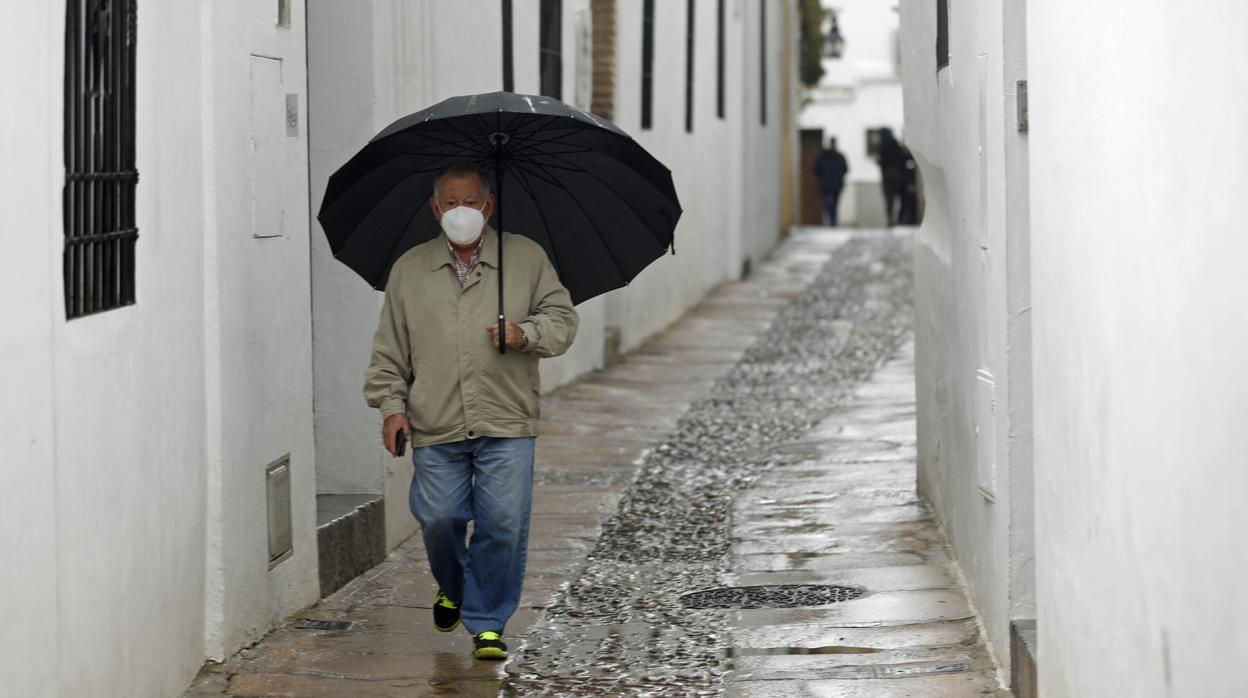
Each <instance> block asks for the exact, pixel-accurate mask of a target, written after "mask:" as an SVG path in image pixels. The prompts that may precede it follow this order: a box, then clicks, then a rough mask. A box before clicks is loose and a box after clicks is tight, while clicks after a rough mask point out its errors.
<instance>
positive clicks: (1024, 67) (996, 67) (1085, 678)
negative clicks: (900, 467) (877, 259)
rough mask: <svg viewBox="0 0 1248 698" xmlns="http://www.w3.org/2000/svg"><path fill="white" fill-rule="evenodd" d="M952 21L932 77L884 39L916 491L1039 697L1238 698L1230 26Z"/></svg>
mask: <svg viewBox="0 0 1248 698" xmlns="http://www.w3.org/2000/svg"><path fill="white" fill-rule="evenodd" d="M950 5H951V7H950V27H949V37H950V46H951V61H950V67H949V68H948V69H945V70H941V71H939V72H937V70H936V65H935V60H934V59H935V56H934V53H935V51H934V46H935V35H936V14H935V3H912V4H906V3H903V17H902V27H903V36H902V46H903V52H904V60H903V64H904V72H905V85H906V112H907V113H906V116H907V124H908V128H907V134H908V136H909V142H910V144H911V145H912V147H913V148H914V150H915V154H916V156H918V159H919V163H920V166H921V168H922V171H923V176H924V182H925V184H926V194H927V216H926V218H925V220H924V222H923V226H922V229H921V230H920V232H919V236H918V238H917V246H916V262H915V269H916V312H917V315H918V324H917V329H916V332H917V349H918V353H919V360H918V370H919V375H918V391H919V429H920V433H919V445H920V487H921V489H922V491H923V492H924V494H925V495H926V496H927V497H928V498H929V499H930V500H931V502H932V504H933V506H934V508H935V509H936V512H937V514H938V515H939V517H940V518H941V520H942V522H943V523H944V525H945V527H946V529H947V530H948V531H949V533H950V538H951V542H952V544H953V548H954V551H955V553H956V556H957V558H958V564H959V566H960V567H961V569H962V571H963V572H964V573H965V575H966V577H967V580H968V582H969V584H970V587H971V593H972V598H973V601H974V603H975V605H976V607H977V609H978V610H979V611H980V613H981V617H982V620H983V623H984V627H985V629H986V630H987V637H988V639H989V641H990V644H991V646H992V647H993V649H994V651H995V652H996V655H997V659H998V661H999V662H1000V663H1001V665H1002V667H1003V668H1008V666H1009V664H1010V662H1011V660H1012V659H1017V657H1011V655H1010V650H1009V644H1008V642H1007V638H1006V632H1007V629H1008V623H1009V622H1010V621H1012V620H1018V619H1024V618H1027V617H1033V618H1034V619H1035V620H1036V623H1037V629H1038V654H1037V660H1038V664H1037V668H1038V677H1039V682H1038V683H1039V695H1043V696H1053V697H1056V698H1062V697H1066V696H1070V697H1080V696H1110V695H1113V696H1118V695H1124V696H1125V695H1130V696H1144V697H1153V696H1156V697H1161V696H1237V695H1243V694H1245V693H1248V681H1246V680H1245V678H1244V677H1243V675H1242V673H1241V672H1236V671H1234V670H1228V667H1234V666H1237V665H1238V663H1240V662H1242V660H1243V659H1244V657H1246V656H1248V645H1246V644H1245V642H1246V641H1245V635H1244V632H1243V629H1244V628H1245V627H1248V602H1245V601H1244V600H1243V598H1242V594H1241V593H1240V591H1239V589H1240V587H1241V586H1242V580H1243V578H1244V576H1245V574H1248V554H1246V553H1245V552H1244V551H1245V550H1246V549H1248V548H1245V546H1244V545H1243V541H1242V540H1241V538H1242V536H1241V533H1242V531H1243V530H1245V528H1248V514H1245V513H1244V512H1245V509H1244V507H1243V506H1242V503H1243V501H1244V500H1245V498H1246V497H1248V469H1246V468H1245V467H1244V462H1245V461H1244V453H1245V452H1248V437H1246V436H1245V431H1244V429H1243V428H1242V424H1243V422H1244V420H1245V418H1246V417H1248V401H1245V397H1244V396H1245V395H1248V382H1246V380H1245V378H1244V376H1245V373H1244V371H1243V369H1242V366H1241V364H1242V363H1243V357H1244V356H1245V355H1248V314H1245V313H1244V312H1243V309H1242V305H1243V303H1242V300H1243V298H1244V297H1245V295H1246V294H1248V285H1246V284H1245V282H1244V280H1243V279H1244V276H1243V274H1242V271H1241V267H1242V260H1243V259H1244V258H1245V255H1246V254H1248V240H1246V238H1245V236H1244V235H1242V233H1241V230H1242V228H1243V224H1242V220H1241V219H1242V214H1241V211H1240V210H1239V209H1240V207H1239V206H1238V205H1237V202H1238V201H1239V199H1240V198H1241V196H1242V192H1243V191H1244V190H1245V189H1246V188H1248V175H1246V174H1245V172H1244V168H1243V167H1242V163H1241V162H1240V159H1241V158H1240V156H1239V154H1240V153H1243V152H1245V150H1246V149H1248V136H1245V132H1244V129H1243V128H1242V123H1243V121H1244V120H1245V118H1248V97H1246V96H1245V95H1248V92H1246V91H1245V89H1244V87H1246V86H1248V83H1245V78H1244V75H1243V71H1242V70H1240V69H1239V68H1238V66H1241V65H1242V64H1243V63H1244V60H1245V58H1248V49H1246V48H1245V45H1244V43H1243V41H1242V35H1243V33H1244V31H1245V30H1246V29H1248V7H1245V6H1244V5H1243V4H1242V3H1237V2H1233V1H1231V0H1224V1H1220V2H1214V3H1209V4H1206V5H1205V6H1203V7H1202V8H1201V11H1200V12H1176V11H1175V9H1174V8H1175V6H1174V5H1173V3H1167V2H1164V1H1163V0H1143V1H1134V2H1127V1H1126V0H1110V1H1108V2H1103V3H1097V4H1095V5H1089V4H1087V3H1081V2H1075V1H1074V0H1055V1H1048V0H1046V1H1044V2H1036V1H1032V2H1024V1H1023V0H1012V1H1010V2H1004V3H996V2H988V1H984V2H959V3H950ZM955 9H956V11H955ZM1019 79H1026V80H1027V81H1028V93H1029V105H1028V106H1029V109H1028V113H1029V117H1030V119H1029V131H1028V132H1027V134H1025V135H1024V134H1020V133H1019V132H1018V127H1017V123H1018V114H1017V113H1016V112H1017V109H1016V105H1017V100H1016V96H1015V94H1014V90H1015V85H1016V81H1017V80H1019ZM1033 384H1034V388H1033ZM985 485H989V486H990V487H989V489H987V490H986V491H985ZM989 495H991V496H989Z"/></svg>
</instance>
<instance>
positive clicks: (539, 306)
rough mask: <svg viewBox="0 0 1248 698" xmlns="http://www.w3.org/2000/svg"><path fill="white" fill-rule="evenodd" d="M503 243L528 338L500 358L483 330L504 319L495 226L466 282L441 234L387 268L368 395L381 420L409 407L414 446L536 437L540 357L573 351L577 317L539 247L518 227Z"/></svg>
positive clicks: (509, 300) (514, 317) (510, 300)
mask: <svg viewBox="0 0 1248 698" xmlns="http://www.w3.org/2000/svg"><path fill="white" fill-rule="evenodd" d="M503 245H504V250H503V255H504V258H503V262H504V264H505V265H506V266H505V267H504V269H503V279H504V284H505V287H504V289H503V291H504V303H505V309H506V313H507V319H508V320H511V321H512V322H516V323H518V324H519V325H520V327H521V328H522V329H523V330H524V335H525V337H526V338H527V339H528V342H529V343H528V345H526V346H525V348H524V350H522V351H515V350H512V349H508V350H507V353H506V354H503V355H501V356H500V355H499V353H498V349H496V348H495V347H494V345H493V344H492V343H491V340H490V334H489V333H488V332H486V331H485V327H486V325H492V324H494V323H495V322H497V321H498V237H497V233H496V232H495V231H494V229H493V228H488V229H487V230H486V238H485V244H484V245H483V246H482V248H481V257H480V262H479V263H478V264H477V267H476V269H474V270H473V272H472V274H471V275H470V276H469V277H468V281H467V282H466V283H465V284H464V287H463V288H462V289H461V288H460V286H459V279H457V278H456V276H455V267H454V265H453V263H452V261H451V252H450V250H448V249H447V246H446V240H445V238H444V237H443V236H442V235H439V236H438V237H437V238H435V239H433V240H431V241H429V242H426V243H424V244H422V245H418V246H416V247H414V248H412V249H411V250H409V251H407V252H406V253H405V254H404V255H403V256H402V257H399V259H398V260H397V261H395V263H394V267H393V268H392V269H391V270H390V279H389V281H388V282H387V283H386V295H385V302H384V303H383V305H382V308H381V318H380V320H379V321H378V323H377V332H376V334H375V335H374V336H373V356H372V360H371V362H370V363H369V366H368V371H367V372H366V374H365V381H364V399H365V400H367V401H368V404H369V406H371V407H377V408H379V409H380V410H381V415H382V418H383V419H384V418H385V417H389V416H390V415H393V414H401V413H403V412H404V411H406V412H407V413H408V415H409V417H410V418H411V421H412V443H413V444H414V445H416V446H430V445H434V444H442V443H452V442H455V441H463V440H464V439H469V438H475V437H479V436H495V437H511V436H537V422H538V416H539V409H538V397H539V395H540V394H541V385H540V381H539V378H538V371H537V361H538V359H539V358H547V357H551V356H558V355H560V354H562V353H563V352H565V351H567V349H568V347H569V346H571V345H572V340H573V339H575V338H576V327H577V322H578V318H577V315H576V310H575V309H574V308H573V307H572V300H571V297H570V296H569V295H568V291H567V289H565V288H564V287H563V285H562V284H560V283H559V278H558V276H556V274H555V269H554V267H553V266H552V265H551V263H550V260H549V259H548V258H547V257H546V251H545V250H543V249H542V247H541V246H540V245H538V244H537V243H536V242H533V241H532V240H530V239H528V238H525V237H523V236H520V235H513V234H511V233H507V234H506V235H504V237H503ZM521 320H523V321H521Z"/></svg>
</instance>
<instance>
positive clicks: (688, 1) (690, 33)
mask: <svg viewBox="0 0 1248 698" xmlns="http://www.w3.org/2000/svg"><path fill="white" fill-rule="evenodd" d="M696 1H697V0H685V132H686V133H693V59H694V54H693V49H694V46H693V37H694V34H695V33H696V31H695V29H696V28H695V27H694V16H693V6H694V5H695V4H696Z"/></svg>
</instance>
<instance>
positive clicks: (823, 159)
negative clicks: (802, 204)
mask: <svg viewBox="0 0 1248 698" xmlns="http://www.w3.org/2000/svg"><path fill="white" fill-rule="evenodd" d="M848 173H849V163H847V162H846V161H845V156H844V155H842V154H841V152H840V151H838V150H837V149H836V139H835V138H829V139H828V147H827V148H824V149H823V150H821V151H820V152H819V156H818V157H817V158H815V177H817V178H818V179H819V194H820V196H822V197H823V209H824V211H826V212H827V214H828V225H832V226H835V225H837V224H838V223H837V208H838V204H839V203H840V200H841V190H842V189H844V188H845V175H846V174H848Z"/></svg>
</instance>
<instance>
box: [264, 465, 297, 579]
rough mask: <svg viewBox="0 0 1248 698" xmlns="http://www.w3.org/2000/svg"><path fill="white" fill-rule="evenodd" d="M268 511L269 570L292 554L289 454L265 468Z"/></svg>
mask: <svg viewBox="0 0 1248 698" xmlns="http://www.w3.org/2000/svg"><path fill="white" fill-rule="evenodd" d="M265 480H266V482H267V488H268V496H267V500H268V510H269V569H273V568H274V567H276V566H277V565H279V564H281V563H282V562H284V561H286V560H287V559H289V558H290V556H291V555H292V554H293V553H294V535H293V531H292V527H291V512H290V454H289V453H287V454H286V455H284V456H282V457H281V458H278V459H277V460H275V461H273V462H272V463H270V464H269V466H268V467H267V468H265Z"/></svg>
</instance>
